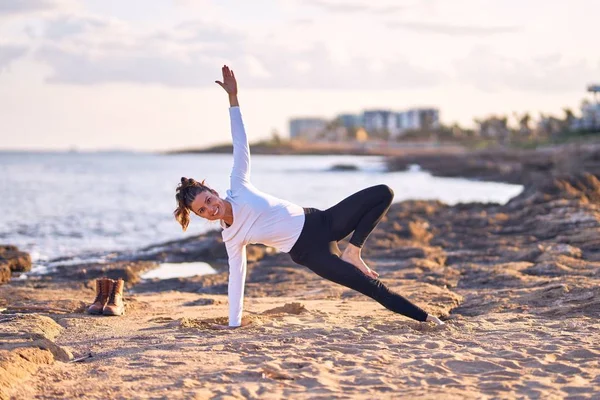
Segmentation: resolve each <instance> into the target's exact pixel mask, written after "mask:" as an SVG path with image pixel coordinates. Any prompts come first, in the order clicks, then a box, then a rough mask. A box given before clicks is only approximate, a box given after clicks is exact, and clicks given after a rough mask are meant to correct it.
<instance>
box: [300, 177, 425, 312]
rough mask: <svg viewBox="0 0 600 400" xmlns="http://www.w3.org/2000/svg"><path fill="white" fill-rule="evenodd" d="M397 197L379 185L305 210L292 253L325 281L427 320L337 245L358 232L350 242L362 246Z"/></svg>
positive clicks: (387, 306) (390, 190)
mask: <svg viewBox="0 0 600 400" xmlns="http://www.w3.org/2000/svg"><path fill="white" fill-rule="evenodd" d="M393 198H394V192H393V191H392V189H390V188H389V187H388V186H386V185H378V186H373V187H370V188H367V189H364V190H361V191H360V192H358V193H355V194H353V195H352V196H350V197H348V198H346V199H344V200H342V201H341V202H340V203H338V204H336V205H335V206H333V207H331V208H329V209H327V210H325V211H321V210H317V209H315V208H305V209H304V213H305V216H306V220H305V222H304V227H303V228H302V233H301V234H300V237H299V238H298V240H297V241H296V244H294V247H292V249H291V250H290V252H289V254H290V256H291V257H292V260H294V262H296V263H298V264H300V265H304V266H305V267H308V268H309V269H311V270H312V271H313V272H315V273H316V274H318V275H319V276H322V277H323V278H325V279H328V280H330V281H332V282H335V283H338V284H340V285H343V286H346V287H349V288H350V289H354V290H356V291H358V292H360V293H362V294H364V295H366V296H369V297H371V298H372V299H374V300H376V301H378V302H379V303H380V304H381V305H383V306H384V307H385V308H387V309H388V310H391V311H394V312H396V313H399V314H402V315H405V316H407V317H409V318H412V319H415V320H417V321H425V320H426V318H427V313H426V312H425V311H423V310H422V309H420V308H419V307H417V306H416V305H414V304H413V303H411V302H410V301H408V300H407V299H405V298H404V297H402V296H401V295H399V294H398V293H395V292H393V291H391V290H390V289H389V288H388V287H387V286H385V285H384V284H383V283H382V282H381V281H380V280H379V279H375V278H371V277H369V276H367V275H366V274H365V273H363V272H362V271H361V270H360V269H358V268H357V267H355V266H354V265H352V264H350V263H348V262H346V261H344V260H342V259H341V258H340V256H341V254H342V253H341V252H340V249H339V247H338V245H337V242H338V241H340V240H342V239H343V238H345V237H346V236H348V235H349V234H350V233H351V232H352V231H354V234H353V235H352V238H350V243H352V244H353V245H355V246H357V247H362V246H363V244H364V243H365V240H367V237H368V236H369V234H370V233H371V231H373V229H375V226H377V224H378V223H379V221H380V220H381V218H382V217H383V215H384V214H385V213H386V211H387V210H388V208H389V207H390V204H391V203H392V199H393Z"/></svg>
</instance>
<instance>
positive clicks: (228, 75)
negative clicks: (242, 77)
mask: <svg viewBox="0 0 600 400" xmlns="http://www.w3.org/2000/svg"><path fill="white" fill-rule="evenodd" d="M221 71H222V72H223V81H215V83H217V84H218V85H219V86H221V87H222V88H223V89H224V90H225V91H226V92H227V93H228V94H229V95H230V96H237V92H238V89H237V81H236V80H235V75H234V74H233V70H230V69H229V67H228V66H227V65H223V68H221Z"/></svg>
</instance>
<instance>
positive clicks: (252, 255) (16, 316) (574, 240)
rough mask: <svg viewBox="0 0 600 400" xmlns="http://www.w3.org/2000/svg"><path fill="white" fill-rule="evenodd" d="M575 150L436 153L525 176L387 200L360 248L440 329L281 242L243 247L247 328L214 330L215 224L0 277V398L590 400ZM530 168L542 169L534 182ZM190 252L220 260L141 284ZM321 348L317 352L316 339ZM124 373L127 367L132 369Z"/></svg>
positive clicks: (220, 255) (581, 195)
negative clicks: (113, 296)
mask: <svg viewBox="0 0 600 400" xmlns="http://www.w3.org/2000/svg"><path fill="white" fill-rule="evenodd" d="M573 151H575V150H573ZM577 151H581V149H578V150H577ZM569 154H570V155H566V153H565V154H563V153H561V154H554V157H550V158H548V159H547V158H546V155H539V158H536V159H534V158H532V157H528V156H526V155H524V154H521V155H519V156H518V157H520V159H521V160H523V159H525V160H527V161H528V162H529V163H528V164H525V163H521V167H519V168H516V167H515V168H516V169H513V170H510V169H507V170H506V171H504V169H503V168H504V167H502V166H503V165H506V164H505V163H509V164H510V160H509V159H508V158H502V157H500V158H499V159H498V160H500V161H498V160H492V159H490V158H489V157H486V156H485V155H484V153H478V154H477V155H476V156H474V157H472V158H471V159H470V160H478V161H477V162H482V161H483V160H486V159H487V160H488V161H490V160H491V161H490V162H492V163H494V162H496V166H495V167H494V168H489V169H483V171H485V172H484V173H482V169H481V168H479V169H475V168H471V167H469V166H468V165H466V166H463V167H460V168H457V169H456V170H454V171H450V170H448V169H446V168H444V167H443V166H444V163H446V162H451V161H449V160H448V159H443V160H441V159H437V160H434V159H432V160H431V163H432V164H427V165H425V166H424V168H426V169H431V170H432V171H433V172H434V173H454V172H456V173H458V171H461V172H463V173H464V171H465V170H469V168H471V169H470V170H472V171H477V172H474V173H473V177H478V178H482V177H485V178H490V177H492V178H493V177H497V178H498V179H499V180H503V181H509V182H515V183H526V185H527V186H526V188H525V190H524V191H523V193H521V194H520V195H518V196H517V197H515V198H513V199H512V200H510V201H509V202H508V203H507V204H505V205H498V204H483V203H469V204H459V205H456V206H448V205H445V204H443V203H441V202H437V201H404V202H401V203H398V204H394V205H393V206H392V207H391V209H390V211H389V212H388V214H387V216H386V217H385V218H384V219H383V220H382V222H381V223H380V225H379V227H378V228H377V229H376V231H375V232H374V233H373V234H372V236H371V237H370V238H369V241H368V243H367V247H366V249H365V251H364V258H365V260H366V261H367V263H368V264H369V265H370V266H371V267H372V268H373V269H375V270H376V271H377V272H379V274H380V275H381V279H382V281H383V282H385V283H386V284H387V285H389V286H390V287H392V288H394V289H395V290H399V291H400V292H401V293H403V295H405V296H406V297H408V298H410V299H411V300H412V301H414V302H416V303H418V304H420V305H422V306H423V307H424V308H425V309H426V310H427V311H428V312H430V313H433V314H436V315H441V316H442V317H443V319H445V320H447V325H446V327H444V328H442V329H434V328H433V327H429V326H428V325H426V324H425V325H422V324H418V323H415V322H413V321H408V320H407V319H404V318H401V317H399V316H396V315H393V314H392V313H390V312H388V311H386V310H384V309H382V308H381V307H380V306H379V305H378V304H376V303H375V302H373V301H371V300H369V299H367V298H365V297H364V296H362V295H360V294H358V293H355V292H352V291H350V290H346V289H345V288H343V287H340V286H337V285H335V284H332V283H329V282H326V281H324V280H322V279H321V278H319V277H318V276H316V275H315V274H313V273H312V272H310V271H309V270H307V269H306V268H304V267H301V266H297V265H295V264H294V263H293V262H292V261H291V260H290V258H289V256H288V255H286V254H280V253H276V252H274V251H273V249H270V248H266V247H264V246H250V247H249V249H248V273H247V281H246V304H247V307H246V308H247V313H246V317H245V323H246V324H247V326H246V327H245V328H243V329H238V330H235V331H233V333H232V332H221V331H214V330H212V329H211V328H210V327H211V325H210V323H211V322H215V321H216V322H223V321H225V320H226V318H225V316H226V315H227V311H226V304H227V303H226V293H227V266H226V261H227V260H226V253H225V248H224V245H223V243H222V241H221V238H220V235H219V234H218V233H217V232H209V233H207V234H205V235H200V236H197V237H194V238H189V239H185V240H181V241H174V242H169V243H163V244H160V245H155V246H151V247H148V248H146V249H143V251H142V252H141V253H140V254H141V256H139V257H137V258H135V259H133V258H132V257H131V256H130V255H128V254H114V255H113V256H112V257H113V259H112V260H110V262H108V263H106V264H84V265H74V266H73V265H69V266H68V267H67V266H65V267H58V268H57V269H56V270H55V271H53V272H51V273H49V274H47V275H41V276H35V275H34V276H31V277H30V278H29V279H25V280H19V279H13V280H11V281H10V282H8V283H5V284H4V285H1V286H0V310H2V313H0V337H2V342H1V344H0V399H8V398H23V399H24V398H32V397H36V398H75V397H81V396H82V394H85V396H86V398H105V397H103V396H106V395H107V393H110V397H112V398H131V396H133V394H134V393H135V396H136V397H139V398H163V397H164V398H193V397H194V396H196V397H197V398H211V396H216V398H227V396H230V397H229V398H260V397H261V393H262V395H265V393H271V394H272V395H273V397H278V396H281V397H294V398H314V394H315V393H321V394H322V395H324V396H325V397H327V396H330V397H329V398H333V397H336V396H337V394H339V393H350V395H351V396H352V397H356V398H372V396H374V395H383V397H386V396H389V397H390V398H393V397H394V396H396V395H399V396H403V397H405V396H433V397H435V395H432V393H437V394H438V395H442V394H444V395H446V396H449V397H457V398H458V397H460V398H473V397H481V396H492V397H506V396H508V397H511V396H515V397H537V396H541V397H565V396H568V395H577V396H579V397H578V398H593V397H594V396H595V395H597V394H598V393H599V392H600V365H599V364H598V359H600V324H599V323H598V322H597V321H598V318H599V317H600V181H599V180H598V178H597V177H596V176H595V175H594V174H589V173H573V172H572V171H571V172H570V173H568V174H567V175H565V177H563V178H559V177H558V176H559V175H561V174H565V173H567V172H569V170H568V169H567V167H566V166H565V165H566V164H569V163H567V161H569V160H570V157H572V156H573V154H574V153H569ZM578 154H580V156H578V157H577V159H576V160H572V161H573V162H574V163H575V164H576V165H580V166H581V165H586V166H587V167H585V168H586V169H591V170H593V168H591V167H590V166H594V168H595V165H596V161H595V160H596V158H595V157H596V154H598V153H596V150H595V149H593V150H590V149H586V150H585V151H584V152H583V153H578ZM581 154H583V155H581ZM507 157H508V156H507ZM543 160H547V161H546V164H544V161H543ZM548 160H549V161H548ZM598 160H600V157H598ZM409 161H410V160H407V159H402V160H398V159H397V160H396V161H392V164H393V165H395V166H396V168H400V167H401V166H402V165H407V163H408V164H409ZM599 162H600V161H599ZM394 163H395V164H394ZM403 163H404V164H403ZM411 163H412V162H411ZM525 165H528V166H525ZM541 165H545V167H544V168H545V169H543V171H544V174H545V176H546V177H547V178H545V179H537V180H536V181H535V183H533V181H532V177H533V176H534V175H535V173H536V171H538V170H539V169H540V168H541V167H540V166H541ZM549 165H550V166H549ZM569 165H571V164H569ZM511 168H512V167H511ZM569 168H571V167H569ZM489 171H493V172H489ZM503 171H504V172H503ZM548 171H550V173H548ZM580 171H581V169H580ZM488 173H489V174H488ZM536 176H537V175H536ZM342 247H343V245H342ZM1 249H2V250H1V251H0V271H2V268H4V271H6V265H8V268H9V269H10V270H11V271H13V274H17V273H18V271H19V268H21V269H22V268H25V269H26V268H27V267H23V265H26V264H27V257H26V255H24V254H22V253H20V252H18V249H15V248H13V247H6V246H5V247H2V248H1ZM11 255H12V256H13V257H12V258H11V257H10V256H11ZM13 259H15V260H17V259H18V260H20V261H19V262H16V261H10V260H13ZM6 260H8V261H6ZM186 261H187V262H189V261H203V262H207V263H209V264H211V265H212V266H213V267H214V268H216V269H217V270H218V273H217V274H213V275H204V276H196V277H192V278H176V279H167V280H144V281H142V280H140V275H141V274H142V273H143V272H145V271H147V270H150V269H152V268H156V267H157V266H158V263H160V262H186ZM17 264H18V265H19V266H18V267H17V266H16V265H17ZM29 265H30V260H29ZM29 268H30V267H29ZM0 276H2V275H0ZM100 276H108V277H110V278H113V279H117V278H123V279H124V280H125V281H126V284H127V288H128V289H129V291H128V294H127V295H126V298H125V300H126V304H127V312H126V315H125V316H124V317H113V318H111V317H108V318H97V317H92V316H89V315H86V314H85V309H86V305H87V304H88V303H89V302H91V300H92V299H93V297H94V292H93V287H94V284H93V283H94V280H95V279H96V278H98V277H100ZM290 299H291V300H290ZM292 300H293V301H296V302H297V301H300V302H301V304H298V303H293V302H292ZM361 338H362V339H361ZM107 343H111V345H110V346H108V345H107ZM131 343H134V344H133V345H132V344H131ZM366 343H371V344H370V345H367V344H366ZM406 343H410V344H408V345H407V344H406ZM115 346H116V347H115ZM119 346H121V347H119ZM215 346H217V347H215ZM219 346H220V347H219ZM286 346H287V347H286ZM369 346H371V347H369ZM320 347H323V348H325V349H329V350H328V351H322V352H317V353H313V352H311V349H312V350H314V349H318V348H320ZM116 348H123V349H129V350H127V351H125V350H122V351H121V350H119V351H117V350H114V349H116ZM357 348H359V349H362V350H361V352H360V353H353V352H352V351H351V350H352V349H354V351H355V352H356V349H357ZM159 350H160V351H159ZM438 351H441V352H442V353H444V354H441V353H439V352H438ZM186 352H187V353H186ZM179 353H182V354H179ZM90 354H91V355H90ZM135 354H139V355H138V356H135ZM190 357H191V358H190ZM369 357H375V358H369ZM189 359H195V360H196V362H191V364H190V363H188V362H187V360H189ZM290 359H294V360H295V361H294V362H295V363H296V364H293V363H292V364H290V362H288V361H289V360H290ZM74 360H78V361H79V362H76V363H75V362H72V361H74ZM111 360H119V363H122V364H117V365H114V363H112V362H111ZM200 360H204V361H200ZM286 360H288V361H286ZM361 360H362V361H361ZM369 360H370V361H369ZM375 360H379V361H375ZM136 363H137V364H136ZM365 363H366V364H365ZM367 364H368V365H369V366H367ZM127 365H129V366H127ZM136 365H137V366H136ZM169 365H171V366H172V368H173V369H172V370H171V374H170V376H169V377H165V376H164V368H165V367H168V368H171V367H169ZM131 368H137V369H136V372H137V374H138V375H136V376H139V377H140V378H139V379H137V380H136V378H135V376H133V375H131V376H129V375H128V374H127V370H128V369H131ZM365 368H368V370H369V371H370V372H368V376H370V378H371V379H370V380H369V379H366V378H365V377H364V376H363V373H367V370H365ZM40 370H41V371H40ZM363 370H364V371H363ZM36 371H37V373H36ZM353 371H354V372H353ZM357 371H358V372H357ZM361 371H362V372H361ZM94 374H96V375H97V374H100V375H99V376H104V377H106V379H107V380H98V379H95V378H94V376H95V375H94ZM128 376H129V378H128ZM45 378H46V379H45ZM350 378H351V379H350ZM153 379H154V380H157V381H158V382H157V383H150V381H152V380H153ZM361 379H362V380H361ZM365 379H366V380H365ZM75 381H76V382H77V384H70V383H69V382H75ZM152 382H154V381H152ZM344 382H346V383H344ZM361 382H362V383H361ZM260 388H262V389H260ZM107 390H109V392H107ZM157 390H158V392H156V391H157ZM161 390H162V391H161ZM165 390H167V392H165ZM340 391H341V392H340ZM157 393H159V394H157ZM311 393H312V395H311ZM161 396H162V397H161ZM203 396H204V397H203Z"/></svg>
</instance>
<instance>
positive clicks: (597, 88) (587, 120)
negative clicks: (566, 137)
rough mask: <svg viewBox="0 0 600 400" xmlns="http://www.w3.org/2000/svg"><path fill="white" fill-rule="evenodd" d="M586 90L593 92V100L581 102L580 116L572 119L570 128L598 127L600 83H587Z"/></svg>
mask: <svg viewBox="0 0 600 400" xmlns="http://www.w3.org/2000/svg"><path fill="white" fill-rule="evenodd" d="M587 90H588V92H590V93H592V94H593V96H594V100H593V101H589V100H584V101H583V103H581V118H579V119H575V120H574V121H573V123H572V125H571V129H584V130H596V129H600V85H589V86H588V88H587Z"/></svg>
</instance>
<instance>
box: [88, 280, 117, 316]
mask: <svg viewBox="0 0 600 400" xmlns="http://www.w3.org/2000/svg"><path fill="white" fill-rule="evenodd" d="M110 282H111V280H110V279H108V278H100V279H96V298H95V299H94V304H92V305H91V306H90V307H89V308H88V313H90V314H102V310H104V306H105V305H106V302H107V301H108V296H109V294H110Z"/></svg>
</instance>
